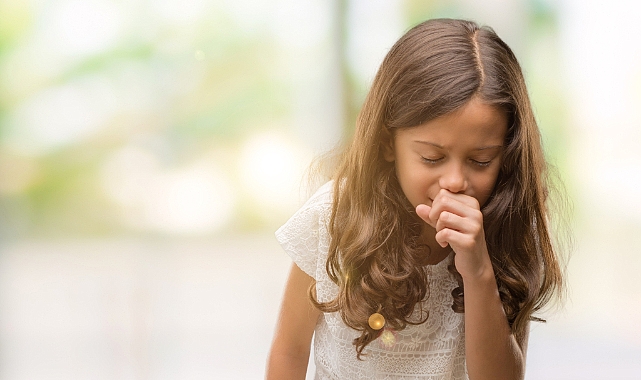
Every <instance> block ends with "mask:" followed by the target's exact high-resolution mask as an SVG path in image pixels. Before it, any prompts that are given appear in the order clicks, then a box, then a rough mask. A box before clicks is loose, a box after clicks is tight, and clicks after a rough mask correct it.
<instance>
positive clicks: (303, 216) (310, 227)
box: [276, 181, 334, 279]
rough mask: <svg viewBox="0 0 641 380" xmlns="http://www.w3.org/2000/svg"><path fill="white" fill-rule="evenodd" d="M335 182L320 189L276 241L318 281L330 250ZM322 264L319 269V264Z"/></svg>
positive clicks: (297, 212)
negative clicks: (318, 269)
mask: <svg viewBox="0 0 641 380" xmlns="http://www.w3.org/2000/svg"><path fill="white" fill-rule="evenodd" d="M333 189H334V182H333V181H330V182H327V183H326V184H324V185H323V186H321V187H320V188H319V189H318V190H317V191H316V192H315V193H314V194H313V195H312V196H311V197H310V198H309V199H308V200H307V202H305V204H304V205H303V206H302V207H301V208H300V209H299V210H298V211H296V213H294V215H292V217H291V218H289V220H288V221H287V222H285V224H283V225H282V226H281V227H280V228H279V229H278V230H277V231H276V239H277V240H278V242H279V243H280V245H281V246H282V247H283V249H284V250H285V252H287V254H288V255H289V256H290V257H291V258H292V259H293V260H294V262H295V263H296V264H297V265H298V266H299V267H300V268H301V269H302V270H303V271H304V272H305V273H307V274H308V275H310V276H311V277H313V278H315V279H318V275H317V270H316V269H317V268H319V267H324V260H325V259H326V257H327V250H328V246H329V244H328V243H329V234H328V232H327V226H328V223H329V218H330V216H331V210H332V199H333ZM320 262H322V264H321V265H320V266H319V263H320Z"/></svg>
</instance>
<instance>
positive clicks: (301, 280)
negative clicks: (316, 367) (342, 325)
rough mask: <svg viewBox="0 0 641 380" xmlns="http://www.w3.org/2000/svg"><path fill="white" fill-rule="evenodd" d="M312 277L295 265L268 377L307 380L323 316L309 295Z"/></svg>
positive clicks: (292, 269)
mask: <svg viewBox="0 0 641 380" xmlns="http://www.w3.org/2000/svg"><path fill="white" fill-rule="evenodd" d="M312 280H313V279H312V278H311V277H310V276H309V275H307V274H306V273H305V272H303V271H302V270H301V269H300V268H298V266H296V264H292V267H291V270H290V272H289V278H288V280H287V284H286V285H285V294H284V296H283V302H282V304H281V310H280V315H279V317H278V323H277V325H276V332H275V334H274V341H273V342H272V347H271V350H270V353H269V358H268V359H267V376H266V379H267V380H278V379H305V374H306V373H307V363H308V361H309V351H310V347H311V342H312V336H313V335H314V327H316V322H317V321H318V318H319V317H320V310H318V309H316V308H315V307H314V306H313V305H312V304H311V302H310V301H309V297H308V296H307V289H309V286H310V285H311V283H312Z"/></svg>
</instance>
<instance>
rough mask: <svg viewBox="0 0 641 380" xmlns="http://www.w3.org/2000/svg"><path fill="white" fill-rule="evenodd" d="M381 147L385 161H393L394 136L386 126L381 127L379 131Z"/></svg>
mask: <svg viewBox="0 0 641 380" xmlns="http://www.w3.org/2000/svg"><path fill="white" fill-rule="evenodd" d="M381 149H382V150H383V158H384V159H385V161H387V162H394V160H396V154H394V136H393V134H392V133H391V132H390V131H389V130H388V129H387V128H386V127H384V128H383V131H382V133H381Z"/></svg>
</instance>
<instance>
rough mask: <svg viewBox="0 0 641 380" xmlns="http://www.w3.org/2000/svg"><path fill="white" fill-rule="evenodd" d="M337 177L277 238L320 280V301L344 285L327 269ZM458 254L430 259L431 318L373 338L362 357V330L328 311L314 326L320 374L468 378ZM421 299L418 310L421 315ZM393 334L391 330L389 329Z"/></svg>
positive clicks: (330, 376) (427, 304) (428, 303)
mask: <svg viewBox="0 0 641 380" xmlns="http://www.w3.org/2000/svg"><path fill="white" fill-rule="evenodd" d="M332 190H333V182H328V183H326V184H325V185H323V186H322V187H321V188H320V189H319V190H318V191H317V192H316V194H314V195H313V196H312V197H311V198H310V199H309V200H308V201H307V203H305V205H304V206H303V207H302V208H301V209H300V210H298V211H297V212H296V213H295V214H294V216H292V217H291V218H290V219H289V220H288V221H287V222H286V223H285V224H284V225H283V226H282V227H281V228H279V229H278V231H276V238H277V239H278V241H279V243H280V244H281V245H282V247H283V248H284V249H285V251H286V252H287V254H289V256H291V258H292V260H294V262H295V263H296V265H298V267H299V268H300V269H302V270H303V271H304V272H305V273H307V274H308V275H310V276H311V277H313V278H314V279H315V280H316V293H317V297H318V299H319V300H320V301H324V302H326V301H328V300H331V299H334V298H335V297H336V295H337V294H338V286H337V285H336V284H334V283H333V282H332V281H331V280H330V279H329V277H328V276H327V272H326V270H325V262H326V261H327V255H328V248H329V233H328V230H327V226H328V222H329V218H330V215H331V204H332ZM452 258H453V256H452V255H450V256H449V257H448V258H446V259H445V260H443V261H441V262H440V263H438V264H436V265H429V266H428V267H427V268H428V271H427V274H428V281H429V292H428V296H427V299H426V300H425V301H423V309H424V310H428V311H429V313H430V314H429V318H428V320H427V321H426V322H425V323H423V324H421V325H409V326H408V327H407V328H405V329H404V330H402V331H397V332H393V334H394V338H395V342H394V343H390V341H389V340H384V339H382V337H383V335H381V336H380V337H379V338H377V339H376V340H374V341H373V342H371V343H370V344H369V345H368V346H367V347H366V348H365V350H364V351H363V353H364V354H367V355H366V356H362V357H361V358H362V359H363V360H358V359H357V358H356V347H355V346H354V345H353V344H352V341H353V340H354V338H356V337H358V336H359V335H360V333H359V332H358V331H356V330H354V329H352V328H350V327H348V326H346V325H345V324H344V323H343V321H342V319H341V317H340V315H339V314H338V313H323V314H322V315H321V317H320V318H319V319H318V323H317V324H316V328H315V330H314V352H315V358H314V359H315V363H316V376H315V379H317V380H318V379H321V380H323V379H430V380H436V379H439V380H441V379H467V378H468V377H467V370H466V367H465V333H464V320H463V314H457V313H455V312H454V311H453V310H452V307H451V306H452V295H451V292H452V289H454V288H455V287H456V286H457V284H456V280H455V279H454V276H452V275H451V274H450V273H449V272H448V270H447V266H448V263H449V262H451V260H452ZM419 310H420V309H419V305H417V309H416V311H415V314H414V316H416V317H418V316H419ZM387 337H389V333H388V335H387Z"/></svg>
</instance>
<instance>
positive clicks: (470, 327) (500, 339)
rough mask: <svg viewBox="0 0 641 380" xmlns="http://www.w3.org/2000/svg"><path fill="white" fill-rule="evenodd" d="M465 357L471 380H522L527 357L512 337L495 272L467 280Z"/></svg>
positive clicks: (465, 282) (465, 287)
mask: <svg viewBox="0 0 641 380" xmlns="http://www.w3.org/2000/svg"><path fill="white" fill-rule="evenodd" d="M464 289H465V298H464V299H465V357H466V363H467V369H468V374H469V377H470V379H471V380H484V379H492V380H502V379H505V380H520V379H523V376H524V373H525V358H524V355H523V352H522V350H521V348H520V347H519V345H518V343H517V340H516V338H515V336H514V334H512V332H511V329H510V326H509V324H508V321H507V318H506V316H505V311H504V310H503V305H502V303H501V299H500V298H499V292H498V288H497V285H496V280H495V279H494V273H493V272H491V271H490V272H489V273H485V274H484V275H482V276H479V277H478V278H475V279H468V280H465V279H464Z"/></svg>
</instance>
